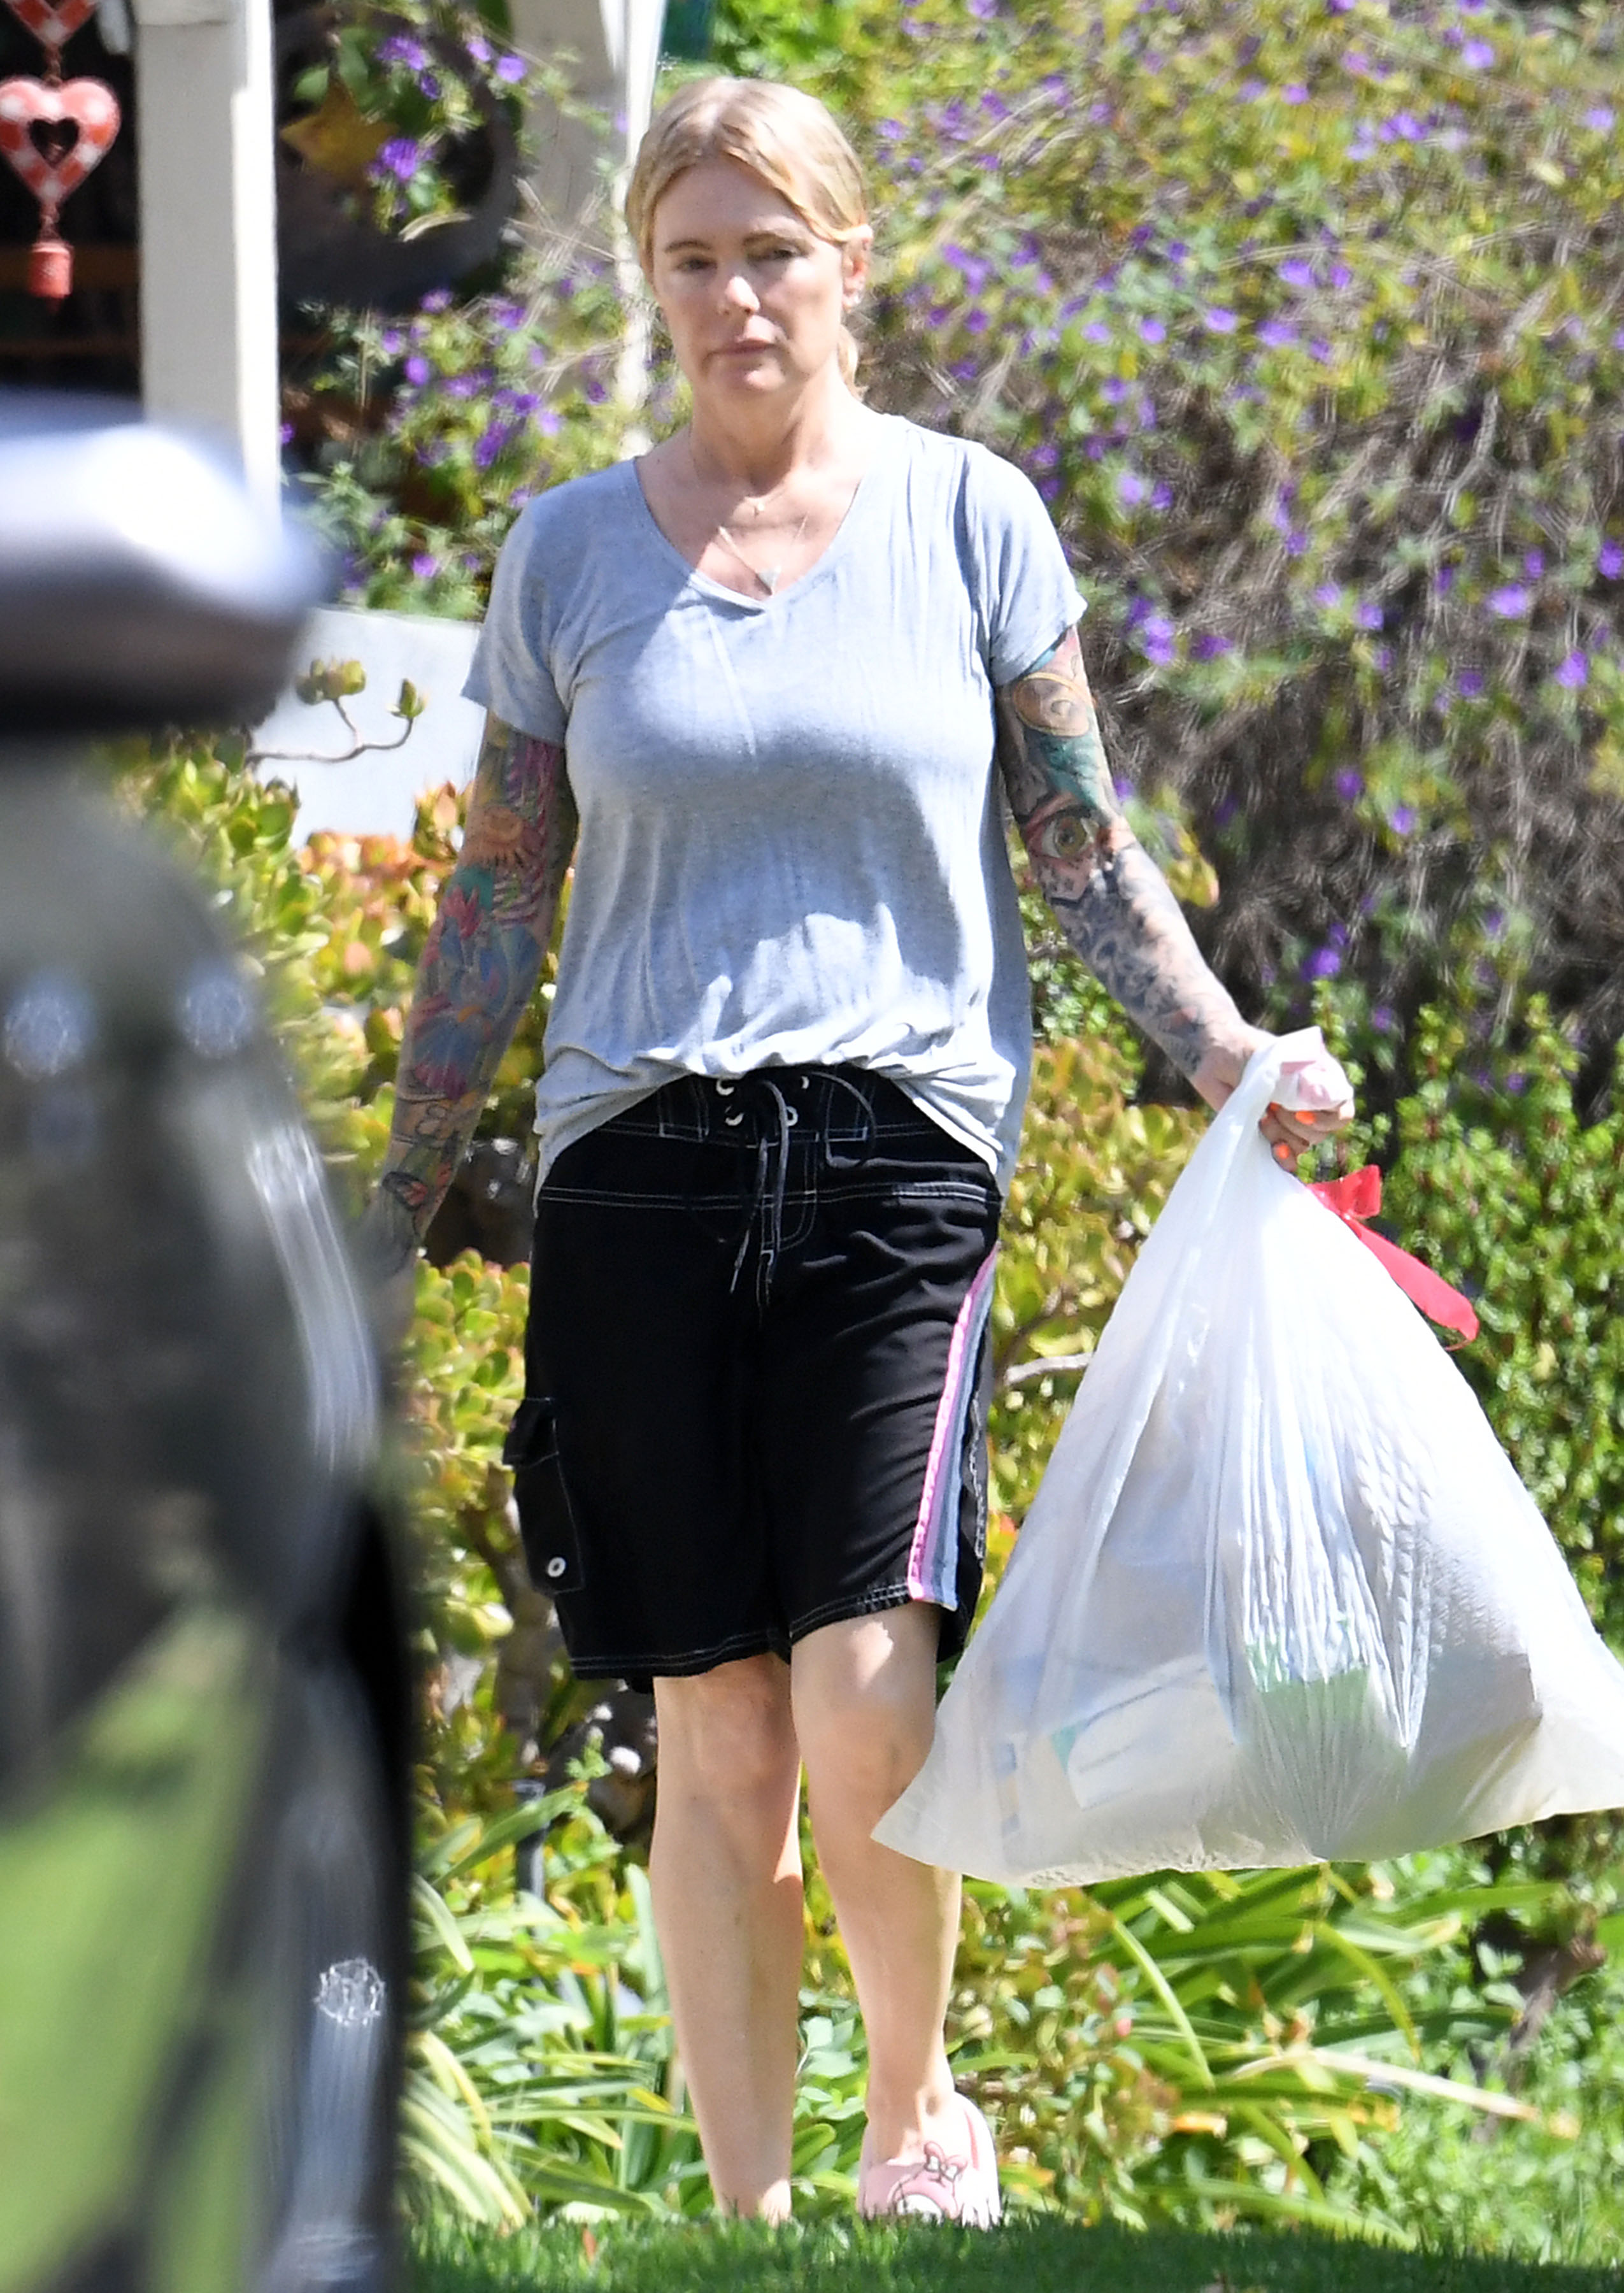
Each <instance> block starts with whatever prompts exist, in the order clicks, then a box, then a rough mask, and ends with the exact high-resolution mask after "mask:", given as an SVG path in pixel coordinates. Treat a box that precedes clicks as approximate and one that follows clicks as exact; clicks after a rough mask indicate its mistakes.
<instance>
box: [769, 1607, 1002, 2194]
mask: <svg viewBox="0 0 1624 2293" xmlns="http://www.w3.org/2000/svg"><path fill="white" fill-rule="evenodd" d="M940 1622H941V1611H940V1610H939V1609H937V1608H933V1607H930V1606H928V1605H926V1604H924V1603H916V1604H914V1605H912V1606H910V1607H908V1608H887V1609H885V1610H884V1611H883V1612H882V1613H881V1614H880V1615H878V1616H860V1617H856V1618H853V1619H852V1620H851V1621H849V1622H847V1623H844V1624H837V1625H825V1626H823V1628H822V1629H821V1630H820V1631H819V1632H815V1633H808V1634H807V1636H806V1638H805V1639H804V1641H800V1642H799V1643H798V1645H797V1646H796V1651H795V1658H794V1665H793V1670H792V1679H793V1682H794V1701H795V1724H796V1735H797V1737H798V1738H799V1739H800V1745H801V1753H802V1756H803V1758H804V1760H805V1762H806V1778H807V1788H808V1794H809V1801H810V1806H811V1810H812V1832H813V1835H814V1836H815V1838H816V1840H817V1843H818V1860H819V1861H820V1864H821V1866H822V1869H823V1875H824V1876H825V1878H826V1879H827V1880H828V1885H829V1892H830V1893H831V1894H832V1895H833V1897H834V1899H835V1909H836V1915H837V1916H838V1918H839V1921H840V1932H841V1934H842V1937H843V1938H844V1942H845V1947H846V1955H847V1957H849V1958H850V1960H851V1962H852V1974H853V1976H854V1977H855V1979H856V1982H857V1995H858V1999H859V2002H860V2005H861V2007H862V2013H863V2022H864V2024H865V2026H866V2028H867V2030H868V2033H869V2154H870V2156H872V2157H873V2158H876V2159H884V2158H917V2157H922V2156H923V2155H924V2151H925V2140H926V2138H927V2136H931V2135H941V2134H942V2133H943V2132H946V2133H948V2134H949V2135H950V2136H951V2137H952V2140H953V2142H954V2143H955V2144H956V2145H957V2140H958V2137H959V2135H960V2129H961V2124H962V2120H961V2119H959V2118H958V2117H957V2115H956V2114H955V2104H954V2100H953V2093H954V2088H953V2075H952V2072H951V2070H949V2066H948V2058H947V2054H946V2051H945V2049H944V2047H943V2046H942V2038H941V2026H942V2022H943V2019H944V2017H945V2015H946V2013H947V2005H948V1992H949V1987H950V1985H951V1982H952V1979H953V1954H954V1950H955V1948H956V1946H957V1941H958V1880H957V1876H955V1875H954V1874H952V1873H949V1872H946V1871H936V1870H933V1869H932V1868H930V1866H929V1865H928V1864H924V1863H916V1862H915V1861H914V1860H912V1858H911V1857H909V1856H907V1855H898V1854H897V1853H896V1852H895V1851H893V1849H891V1848H889V1847H880V1846H877V1844H876V1843H875V1842H874V1840H873V1839H872V1838H871V1837H870V1836H869V1834H870V1833H871V1832H872V1831H873V1829H874V1827H875V1825H876V1824H877V1822H878V1821H879V1819H880V1818H881V1816H882V1815H883V1814H884V1813H885V1810H886V1809H887V1808H888V1807H889V1806H890V1805H891V1803H892V1802H893V1800H894V1799H896V1798H897V1797H898V1796H899V1795H900V1794H901V1792H902V1791H903V1790H904V1789H905V1788H906V1787H907V1786H908V1785H909V1783H911V1782H912V1780H913V1778H914V1777H915V1775H916V1774H917V1771H918V1770H919V1768H920V1767H921V1766H922V1765H923V1763H924V1760H925V1754H926V1753H927V1752H928V1751H929V1749H930V1745H931V1736H932V1733H933V1730H934V1727H935V1714H936V1636H937V1628H938V1626H939V1625H940Z"/></svg>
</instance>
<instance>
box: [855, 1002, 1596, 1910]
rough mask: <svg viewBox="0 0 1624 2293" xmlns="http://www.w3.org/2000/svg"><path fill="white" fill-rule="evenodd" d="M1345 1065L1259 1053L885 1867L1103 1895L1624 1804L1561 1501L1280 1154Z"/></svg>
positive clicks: (1087, 1382) (981, 1638)
mask: <svg viewBox="0 0 1624 2293" xmlns="http://www.w3.org/2000/svg"><path fill="white" fill-rule="evenodd" d="M1305 1061H1307V1062H1310V1063H1312V1064H1311V1065H1309V1066H1308V1067H1307V1068H1306V1069H1305V1067H1304V1065H1303V1063H1304V1062H1305ZM1328 1064H1329V1065H1331V1066H1332V1069H1333V1073H1335V1072H1339V1071H1336V1070H1335V1069H1334V1063H1331V1062H1329V1057H1328V1055H1327V1054H1326V1052H1325V1050H1324V1047H1323V1045H1322V1044H1321V1041H1320V1038H1319V1033H1318V1030H1317V1029H1307V1030H1305V1031H1304V1032H1303V1033H1300V1034H1296V1035H1291V1036H1288V1037H1285V1038H1283V1039H1281V1040H1280V1041H1276V1042H1273V1043H1271V1044H1268V1045H1265V1046H1264V1048H1263V1049H1260V1050H1259V1051H1258V1052H1257V1053H1256V1055H1255V1056H1254V1057H1253V1058H1252V1060H1251V1062H1250V1063H1249V1065H1248V1067H1247V1070H1246V1074H1245V1075H1244V1076H1243V1077H1242V1079H1241V1082H1240V1087H1239V1089H1238V1090H1236V1092H1235V1094H1234V1096H1233V1098H1231V1100H1230V1101H1229V1103H1228V1105H1227V1106H1225V1107H1224V1110H1223V1112H1222V1113H1221V1114H1218V1115H1217V1116H1216V1117H1215V1118H1214V1121H1213V1122H1212V1124H1211V1127H1210V1128H1209V1130H1208V1132H1207V1135H1206V1137H1205V1138H1203V1139H1202V1141H1201V1143H1200V1147H1198V1148H1197V1150H1196V1152H1195V1154H1194V1155H1193V1156H1192V1159H1191V1162H1190V1163H1189V1166H1188V1168H1187V1169H1186V1171H1184V1175H1183V1176H1182V1177H1181V1178H1180V1179H1179V1181H1178V1183H1177V1185H1176V1187H1175V1188H1174V1190H1173V1192H1172V1194H1171V1195H1170V1196H1169V1197H1168V1203H1167V1206H1166V1208H1165V1209H1164V1210H1163V1211H1162V1214H1161V1217H1160V1219H1159V1221H1158V1223H1157V1225H1156V1228H1155V1230H1154V1232H1153V1233H1152V1234H1151V1237H1150V1240H1149V1241H1148V1242H1147V1243H1146V1244H1145V1246H1144V1248H1143V1251H1142V1252H1141V1253H1140V1256H1139V1260H1138V1262H1137V1264H1136V1265H1135V1268H1134V1270H1133V1272H1132V1274H1131V1276H1129V1279H1128V1281H1127V1284H1126V1286H1125V1287H1124V1289H1123V1292H1122V1295H1121V1298H1120V1299H1119V1301H1118V1304H1117V1308H1116V1310H1115V1312H1114V1313H1113V1314H1112V1316H1111V1322H1110V1325H1109V1326H1108V1328H1107V1329H1106V1331H1105V1333H1104V1335H1103V1338H1102V1340H1101V1341H1100V1345H1099V1349H1098V1351H1097V1352H1096V1354H1095V1357H1094V1360H1093V1362H1092V1363H1091V1365H1090V1366H1089V1369H1088V1372H1087V1376H1086V1377H1085V1379H1084V1381H1083V1383H1082V1386H1081V1389H1080V1390H1079V1395H1078V1398H1077V1401H1076V1403H1075V1405H1074V1406H1073V1408H1072V1411H1071V1416H1070V1417H1069V1418H1068V1420H1067V1422H1066V1424H1065V1426H1064V1428H1063V1430H1062V1433H1061V1436H1060V1439H1059V1441H1058V1443H1057V1444H1056V1446H1055V1450H1054V1456H1053V1458H1052V1460H1051V1462H1050V1464H1049V1468H1048V1471H1047V1472H1046V1475H1045V1477H1044V1480H1043V1484H1042V1487H1040V1489H1039V1491H1038V1496H1037V1499H1036V1501H1035V1503H1034V1504H1033V1506H1032V1508H1031V1511H1030V1513H1029V1515H1028V1517H1027V1520H1026V1524H1025V1526H1024V1527H1023V1528H1022V1533H1021V1536H1020V1539H1019V1542H1018V1544H1017V1546H1016V1549H1015V1552H1014V1557H1013V1558H1012V1560H1011V1561H1010V1564H1009V1568H1008V1569H1007V1571H1006V1576H1005V1578H1004V1582H1003V1584H1001V1585H1000V1586H999V1588H998V1593H997V1596H996V1597H995V1599H994V1600H993V1602H992V1605H991V1608H990V1610H989V1612H988V1615H987V1617H986V1620H985V1622H984V1624H983V1625H982V1628H981V1630H980V1632H979V1633H977V1634H976V1635H975V1637H974V1639H973V1640H972V1641H971V1643H970V1646H969V1649H967V1651H966V1655H965V1657H964V1658H963V1661H962V1662H961V1664H960V1665H959V1667H958V1672H957V1676H956V1678H955V1679H954V1681H953V1683H952V1686H951V1687H950V1688H949V1691H948V1694H947V1696H946V1697H945V1698H944V1700H943V1702H942V1706H941V1712H940V1714H939V1715H938V1722H937V1729H936V1738H935V1743H934V1746H933V1750H932V1752H931V1755H930V1757H929V1759H928V1760H927V1762H925V1767H924V1769H923V1770H921V1772H920V1774H919V1776H918V1777H917V1779H916V1780H915V1782H914V1783H913V1784H912V1785H911V1786H910V1787H909V1790H908V1791H906V1792H905V1793H904V1794H903V1795H902V1797H901V1799H900V1800H899V1801H898V1802H897V1803H896V1805H895V1806H894V1807H893V1809H892V1810H891V1811H890V1812H889V1813H888V1814H887V1815H886V1816H885V1819H884V1821H883V1822H882V1823H881V1824H880V1825H879V1827H878V1828H877V1831H876V1833H875V1836H876V1838H877V1839H878V1840H880V1841H882V1842H883V1843H885V1845H887V1846H889V1847H894V1848H897V1849H899V1850H901V1851H902V1852H903V1853H905V1854H909V1855H913V1856H917V1857H918V1858H919V1859H920V1860H922V1861H925V1862H930V1863H935V1864H941V1865H943V1866H945V1867H947V1868H950V1869H957V1870H963V1871H971V1872H974V1873H977V1874H979V1875H980V1876H982V1877H986V1878H991V1879H998V1880H1003V1881H1006V1882H1034V1881H1035V1882H1039V1883H1048V1884H1060V1883H1062V1882H1079V1883H1084V1882H1087V1881H1089V1880H1094V1879H1100V1878H1106V1877H1111V1876H1117V1875H1119V1874H1123V1873H1128V1872H1138V1871H1149V1870H1159V1869H1164V1868H1170V1869H1181V1870H1194V1869H1200V1868H1206V1867H1212V1866H1216V1867H1219V1868H1240V1867H1244V1866H1250V1865H1268V1864H1296V1863H1302V1862H1309V1861H1313V1860H1317V1859H1320V1858H1326V1859H1344V1858H1345V1859H1348V1860H1360V1861H1363V1860H1374V1859H1376V1858H1378V1857H1384V1856H1389V1855H1397V1854H1402V1853H1405V1852H1407V1851H1410V1850H1411V1849H1414V1848H1418V1847H1424V1846H1434V1845H1442V1843H1444V1842H1446V1841H1449V1840H1454V1839H1464V1838H1471V1837H1475V1836H1476V1835H1478V1834H1480V1833H1482V1832H1485V1831H1491V1830H1497V1829H1499V1828H1500V1827H1503V1826H1505V1825H1507V1824H1514V1823H1526V1822H1531V1821H1532V1820H1534V1819H1536V1818H1539V1817H1541V1816H1547V1815H1553V1814H1556V1813H1559V1812H1563V1811H1571V1810H1574V1809H1580V1808H1596V1807H1612V1806H1617V1805H1620V1804H1624V1668H1621V1667H1620V1665H1618V1664H1617V1663H1616V1662H1615V1661H1614V1659H1613V1657H1612V1656H1611V1655H1610V1654H1609V1653H1608V1651H1607V1649H1606V1648H1605V1647H1604V1645H1603V1643H1602V1641H1600V1640H1599V1639H1598V1638H1597V1636H1596V1633H1595V1632H1594V1630H1593V1629H1592V1627H1591V1625H1590V1621H1589V1618H1588V1615H1587V1614H1586V1611H1585V1607H1584V1603H1583V1601H1582V1600H1580V1596H1579V1593H1578V1592H1577V1590H1576V1589H1575V1587H1574V1584H1573V1582H1572V1579H1571V1576H1569V1574H1568V1571H1567V1568H1566V1567H1565V1565H1564V1563H1563V1560H1562V1556H1561V1554H1560V1553H1559V1552H1557V1550H1556V1547H1555V1544H1554V1543H1553V1541H1552V1539H1551V1536H1550V1534H1549V1532H1548V1530H1547V1528H1546V1527H1545V1524H1544V1522H1543V1521H1542V1520H1541V1519H1540V1517H1539V1512H1538V1511H1536V1509H1535V1507H1534V1504H1533V1503H1532V1500H1531V1498H1530V1497H1529V1495H1527V1493H1526V1491H1525V1490H1524V1489H1523V1487H1522V1484H1521V1483H1520V1482H1519V1481H1518V1479H1517V1478H1516V1475H1515V1472H1514V1471H1513V1470H1512V1467H1511V1465H1510V1463H1509V1462H1508V1461H1507V1458H1506V1457H1505V1455H1504V1454H1503V1453H1502V1452H1501V1450H1500V1448H1499V1444H1498V1443H1497V1442H1496V1440H1495V1438H1494V1435H1493V1433H1492V1431H1491V1429H1490V1427H1489V1424H1488V1422H1487V1420H1486V1419H1485V1418H1484V1416H1483V1412H1482V1410H1481V1409H1480V1408H1479V1406H1478V1404H1477V1402H1476V1400H1475V1398H1474V1396H1473V1394H1472V1391H1471V1389H1470V1388H1469V1387H1468V1386H1467V1384H1466V1381H1465V1379H1464V1378H1463V1377H1462V1376H1461V1375H1460V1373H1459V1372H1458V1369H1457V1368H1456V1367H1455V1365H1454V1364H1453V1362H1452V1361H1451V1360H1450V1357H1449V1355H1448V1354H1447V1352H1446V1351H1445V1350H1444V1349H1443V1347H1442V1345H1441V1344H1440V1343H1439V1341H1438V1340H1437V1339H1436V1338H1435V1337H1434V1335H1433V1333H1432V1332H1431V1330H1430V1329H1429V1328H1428V1327H1427V1325H1426V1322H1425V1321H1424V1320H1423V1319H1422V1317H1421V1316H1420V1315H1419V1314H1418V1312H1417V1311H1416V1309H1415V1308H1414V1307H1413V1306H1412V1305H1411V1304H1410V1301H1409V1300H1408V1299H1406V1298H1405V1297H1404V1296H1403V1294H1402V1292H1401V1291H1400V1290H1399V1289H1398V1288H1397V1286H1396V1285H1395V1284H1394V1282H1393V1281H1392V1280H1391V1279H1390V1277H1389V1276H1388V1275H1387V1274H1386V1272H1385V1271H1384V1269H1383V1268H1382V1267H1381V1265H1380V1264H1378V1261H1377V1260H1376V1259H1375V1258H1374V1257H1372V1256H1371V1255H1370V1253H1369V1252H1368V1251H1367V1250H1366V1249H1364V1248H1362V1247H1361V1244H1360V1243H1359V1242H1358V1241H1357V1240H1356V1239H1355V1237H1354V1236H1353V1235H1352V1234H1351V1233H1349V1231H1348V1230H1347V1228H1346V1227H1345V1225H1344V1224H1343V1223H1342V1222H1341V1220H1340V1219H1337V1217H1335V1216H1333V1215H1332V1214H1331V1212H1330V1211H1328V1210H1326V1209H1325V1207H1324V1206H1323V1205H1322V1204H1321V1203H1319V1202H1317V1201H1316V1200H1315V1199H1314V1197H1313V1195H1312V1194H1311V1193H1310V1192H1309V1190H1308V1189H1307V1187H1304V1186H1303V1185H1301V1184H1300V1183H1299V1181H1298V1180H1297V1179H1296V1178H1294V1177H1292V1176H1290V1175H1289V1173H1288V1172H1287V1171H1283V1170H1281V1169H1280V1168H1279V1167H1278V1166H1277V1164H1276V1163H1274V1161H1273V1158H1272V1156H1271V1155H1270V1152H1269V1149H1268V1147H1267V1146H1266V1145H1265V1144H1264V1140H1263V1138H1261V1137H1260V1136H1259V1133H1258V1129H1257V1125H1258V1122H1259V1119H1260V1118H1261V1116H1262V1115H1263V1114H1264V1108H1265V1107H1266V1106H1267V1105H1268V1104H1269V1103H1270V1102H1271V1101H1272V1100H1273V1101H1279V1102H1282V1103H1284V1104H1287V1105H1292V1104H1296V1103H1297V1100H1298V1098H1300V1097H1301V1096H1302V1092H1300V1091H1299V1090H1297V1089H1294V1084H1293V1076H1294V1074H1296V1075H1298V1076H1301V1077H1302V1078H1303V1083H1304V1087H1305V1090H1306V1094H1307V1097H1308V1098H1309V1100H1310V1101H1311V1103H1316V1104H1317V1103H1320V1102H1321V1098H1322V1097H1323V1092H1322V1090H1321V1092H1319V1093H1317V1094H1316V1091H1315V1089H1314V1084H1315V1082H1316V1080H1318V1081H1321V1082H1322V1079H1323V1076H1324V1072H1325V1067H1326V1065H1328ZM1316 1067H1317V1069H1318V1075H1317V1077H1316V1074H1315V1069H1316Z"/></svg>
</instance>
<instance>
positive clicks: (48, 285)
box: [28, 223, 73, 303]
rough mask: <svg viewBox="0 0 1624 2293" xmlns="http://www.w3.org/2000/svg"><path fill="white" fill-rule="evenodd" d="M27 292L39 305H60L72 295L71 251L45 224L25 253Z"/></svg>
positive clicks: (50, 225) (51, 228)
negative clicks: (38, 301) (40, 303)
mask: <svg viewBox="0 0 1624 2293" xmlns="http://www.w3.org/2000/svg"><path fill="white" fill-rule="evenodd" d="M28 292H29V294H30V295H36V296H38V297H39V299H40V301H41V302H42V303H60V302H61V301H62V299H63V297H64V296H68V295H71V294H72V292H73V249H72V247H69V245H68V243H67V241H66V240H65V239H59V238H58V237H57V234H56V230H55V226H54V224H53V223H46V225H45V226H44V230H43V231H41V232H40V234H39V237H38V238H37V239H36V240H35V242H34V244H33V246H32V247H30V248H29V249H28Z"/></svg>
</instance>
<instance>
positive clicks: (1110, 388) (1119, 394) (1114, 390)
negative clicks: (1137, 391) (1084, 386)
mask: <svg viewBox="0 0 1624 2293" xmlns="http://www.w3.org/2000/svg"><path fill="white" fill-rule="evenodd" d="M1100 396H1101V397H1102V398H1103V400H1104V401H1105V403H1106V405H1107V406H1120V405H1121V403H1122V401H1123V400H1124V399H1125V398H1126V397H1127V383H1125V382H1124V381H1123V380H1122V379H1121V377H1119V376H1118V375H1114V374H1112V375H1108V376H1107V377H1106V378H1105V380H1104V381H1103V383H1102V384H1101V385H1100Z"/></svg>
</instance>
